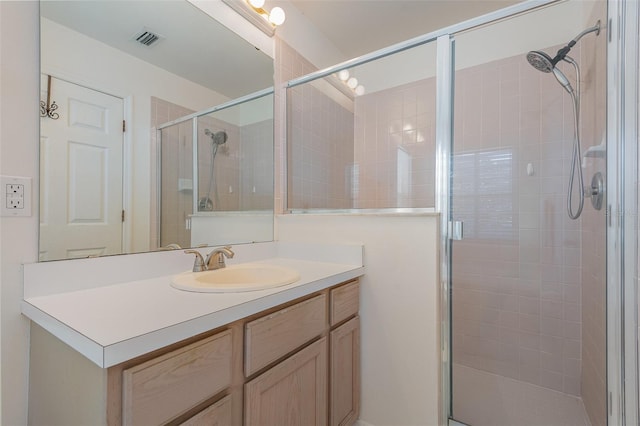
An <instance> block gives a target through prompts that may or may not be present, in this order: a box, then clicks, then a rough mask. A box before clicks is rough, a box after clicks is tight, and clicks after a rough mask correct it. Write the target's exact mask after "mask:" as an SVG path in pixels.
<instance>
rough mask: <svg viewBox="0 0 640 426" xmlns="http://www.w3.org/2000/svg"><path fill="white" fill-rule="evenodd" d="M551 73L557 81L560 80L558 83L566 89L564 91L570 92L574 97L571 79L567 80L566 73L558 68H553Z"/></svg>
mask: <svg viewBox="0 0 640 426" xmlns="http://www.w3.org/2000/svg"><path fill="white" fill-rule="evenodd" d="M567 58H568V56H567ZM551 71H552V72H553V75H554V76H555V77H556V80H558V83H560V85H561V86H562V87H564V90H566V91H567V92H569V94H570V95H573V94H574V92H573V87H571V83H569V79H568V78H567V76H566V75H564V73H563V72H562V71H560V70H559V69H558V68H556V67H553V69H552V70H551Z"/></svg>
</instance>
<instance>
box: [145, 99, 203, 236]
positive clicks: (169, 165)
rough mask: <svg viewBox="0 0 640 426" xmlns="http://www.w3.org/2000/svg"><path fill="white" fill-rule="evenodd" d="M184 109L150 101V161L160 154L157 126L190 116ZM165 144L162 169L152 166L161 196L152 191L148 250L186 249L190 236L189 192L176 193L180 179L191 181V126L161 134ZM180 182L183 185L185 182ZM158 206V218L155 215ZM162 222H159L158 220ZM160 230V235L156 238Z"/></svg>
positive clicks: (153, 175) (152, 173) (153, 176)
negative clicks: (172, 245) (172, 247)
mask: <svg viewBox="0 0 640 426" xmlns="http://www.w3.org/2000/svg"><path fill="white" fill-rule="evenodd" d="M193 112H194V111H191V110H189V109H187V108H184V107H181V106H179V105H175V104H172V103H170V102H167V101H164V100H162V99H158V98H155V97H152V98H151V129H152V131H151V152H152V154H153V155H152V156H151V158H153V159H155V158H158V155H160V146H159V143H160V141H159V140H157V136H156V131H155V129H156V126H158V125H160V124H162V123H166V122H168V121H171V120H175V119H177V118H180V117H183V116H185V115H188V114H191V113H193ZM163 137H164V138H165V141H164V143H163V151H162V155H161V162H162V163H161V165H160V167H161V169H160V170H158V168H157V164H156V163H155V162H152V164H151V182H157V181H158V180H157V179H158V175H159V174H160V173H161V176H160V179H161V186H162V188H163V192H162V197H160V194H158V192H157V188H155V187H153V188H151V211H150V212H149V213H150V217H151V233H150V235H151V241H150V247H151V248H156V247H163V246H166V245H168V244H171V243H174V244H179V245H180V246H181V247H189V246H190V245H191V244H190V243H191V233H190V232H189V230H188V229H187V228H186V227H185V222H186V219H187V217H188V215H189V214H190V213H191V211H192V192H191V191H189V190H186V189H183V190H179V188H178V184H179V182H180V180H181V179H185V180H188V181H192V180H193V168H192V162H193V159H192V157H193V156H192V148H191V146H192V138H193V133H192V130H191V123H190V122H187V123H183V124H180V125H177V126H173V127H171V128H168V129H166V130H164V131H163ZM182 182H185V181H184V180H183V181H182ZM159 204H160V216H159V215H158V214H157V212H158V205H159ZM160 217H161V218H162V221H161V222H160V223H158V220H159V219H160ZM158 229H160V235H158Z"/></svg>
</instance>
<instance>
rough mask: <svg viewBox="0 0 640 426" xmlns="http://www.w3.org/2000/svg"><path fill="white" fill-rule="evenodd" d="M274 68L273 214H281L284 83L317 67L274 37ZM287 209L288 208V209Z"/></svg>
mask: <svg viewBox="0 0 640 426" xmlns="http://www.w3.org/2000/svg"><path fill="white" fill-rule="evenodd" d="M275 51H276V54H275V57H276V58H275V67H274V105H275V106H276V107H275V110H274V115H275V118H276V119H275V121H274V123H273V124H274V135H275V140H274V161H275V164H274V170H275V175H274V178H275V185H274V191H275V197H274V201H275V213H276V214H282V213H283V212H284V211H285V209H286V208H287V207H288V206H287V200H286V195H287V191H288V189H287V185H288V183H287V176H286V174H285V170H286V166H285V165H286V164H287V153H286V146H287V145H286V143H285V141H286V140H287V121H288V120H287V110H286V106H287V102H285V97H286V96H287V90H286V89H285V84H286V82H287V81H289V80H292V79H294V78H296V77H301V76H303V75H305V74H309V73H311V72H313V71H317V68H316V67H315V66H314V65H313V64H312V63H311V62H309V61H308V60H306V59H305V58H304V57H303V56H302V55H300V54H299V53H298V52H297V51H296V50H295V49H293V48H292V47H291V46H289V45H288V44H287V43H285V42H284V41H282V39H280V38H278V37H277V36H276V37H275ZM289 207H290V206H289Z"/></svg>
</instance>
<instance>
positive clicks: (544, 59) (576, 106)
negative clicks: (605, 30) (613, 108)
mask: <svg viewBox="0 0 640 426" xmlns="http://www.w3.org/2000/svg"><path fill="white" fill-rule="evenodd" d="M593 32H595V33H596V35H599V34H600V21H598V22H596V25H594V26H593V27H590V28H587V29H586V30H584V31H582V32H581V33H580V34H578V35H577V36H576V37H575V38H574V39H573V40H571V41H570V42H569V43H567V45H566V46H564V47H562V48H561V49H559V50H558V51H557V52H556V56H554V57H553V58H552V57H551V56H549V55H548V54H546V53H545V52H542V51H539V50H532V51H530V52H529V53H527V61H528V62H529V64H531V66H533V67H534V68H535V69H537V70H538V71H542V72H544V73H553V75H554V77H555V78H556V80H557V81H558V83H560V85H561V86H562V87H563V88H564V89H565V90H566V91H567V93H569V95H571V98H572V99H573V116H574V139H573V155H572V160H571V174H570V176H569V188H568V196H567V212H568V214H569V217H570V218H571V219H577V218H579V217H580V214H581V213H582V209H583V207H584V195H585V189H584V181H583V178H582V167H581V164H580V160H581V158H582V155H581V154H580V67H579V66H578V63H577V62H576V61H575V60H573V58H571V57H570V56H568V54H569V51H571V48H573V46H575V45H576V43H577V42H578V40H580V39H581V38H582V37H584V36H585V35H587V34H589V33H593ZM560 61H564V62H567V63H569V64H571V65H573V68H574V69H575V72H576V89H577V90H576V91H574V90H573V87H571V83H570V82H569V79H568V78H567V76H566V75H565V74H564V73H563V72H562V71H561V70H560V69H559V68H558V67H557V66H556V65H557V64H558V63H559V62H560ZM576 171H577V173H578V180H579V183H578V185H579V188H578V189H579V197H580V198H579V202H578V208H577V210H576V211H574V209H573V192H574V191H573V186H574V184H573V182H574V178H575V174H576Z"/></svg>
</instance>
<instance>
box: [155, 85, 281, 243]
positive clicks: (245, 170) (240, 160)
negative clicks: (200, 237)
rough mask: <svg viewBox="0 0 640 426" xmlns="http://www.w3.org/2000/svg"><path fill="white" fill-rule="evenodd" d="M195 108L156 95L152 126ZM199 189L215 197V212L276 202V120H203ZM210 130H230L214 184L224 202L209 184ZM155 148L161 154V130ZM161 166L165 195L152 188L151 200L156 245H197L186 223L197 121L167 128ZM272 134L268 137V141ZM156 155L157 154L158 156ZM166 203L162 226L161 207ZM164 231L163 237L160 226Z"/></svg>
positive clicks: (200, 123) (267, 206)
mask: <svg viewBox="0 0 640 426" xmlns="http://www.w3.org/2000/svg"><path fill="white" fill-rule="evenodd" d="M193 112H194V111H191V110H188V109H187V108H183V107H180V106H178V105H174V104H172V103H170V102H167V101H164V100H161V99H158V98H152V120H151V126H152V128H154V129H155V126H157V125H159V124H162V123H166V122H168V121H171V120H175V119H177V118H180V117H183V116H185V115H188V114H191V113H193ZM198 126H199V131H198V161H199V164H198V174H199V176H198V186H199V188H198V193H199V198H203V197H209V198H210V199H211V200H212V201H213V204H214V209H215V210H224V211H237V210H269V209H271V208H272V203H273V190H272V187H273V185H272V179H271V173H272V170H273V157H272V154H271V132H272V128H273V127H272V126H273V122H272V120H265V121H261V122H257V123H252V124H247V125H244V126H236V125H233V124H229V123H227V122H225V121H222V120H219V119H216V118H213V117H206V116H204V117H201V118H199V119H198ZM204 129H209V130H211V131H212V132H217V131H225V132H226V133H227V141H226V143H225V144H223V145H220V146H219V148H218V152H217V153H216V159H215V169H214V173H215V174H214V182H215V183H216V185H217V187H218V201H219V202H218V201H216V197H215V191H214V188H213V187H212V188H211V190H210V188H209V181H210V176H211V164H212V161H211V160H212V145H211V138H210V137H209V136H207V135H206V134H205V133H204ZM151 134H152V150H153V151H152V152H154V153H158V154H157V155H160V147H159V146H158V141H156V132H155V131H153V132H152V133H151ZM162 136H163V138H164V140H163V146H162V152H161V155H160V157H161V158H162V160H161V161H162V164H161V170H160V171H158V170H156V164H152V167H151V169H152V179H151V181H152V182H157V180H156V179H157V176H158V173H161V187H162V196H161V197H159V196H158V194H157V191H156V190H155V189H156V188H153V190H152V202H151V217H152V222H153V223H152V224H151V226H152V228H151V231H152V232H151V235H152V240H151V247H162V246H166V245H168V244H171V243H176V244H179V245H180V246H181V247H189V246H190V245H191V232H190V230H189V229H188V227H187V226H186V221H187V219H188V218H189V216H190V215H191V214H192V211H193V198H192V197H193V191H192V189H190V188H191V185H190V184H192V182H193V168H192V163H193V155H192V138H193V130H192V122H191V121H188V122H185V123H182V124H179V125H175V126H171V127H169V128H166V129H164V130H163V135H162ZM265 138H266V141H265ZM155 157H156V155H154V156H153V158H155ZM159 203H160V204H161V207H160V208H161V211H160V217H161V218H162V220H161V222H160V226H158V222H157V220H158V215H157V214H156V212H157V206H158V204H159ZM158 229H160V235H157V234H158V232H157V230H158Z"/></svg>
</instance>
